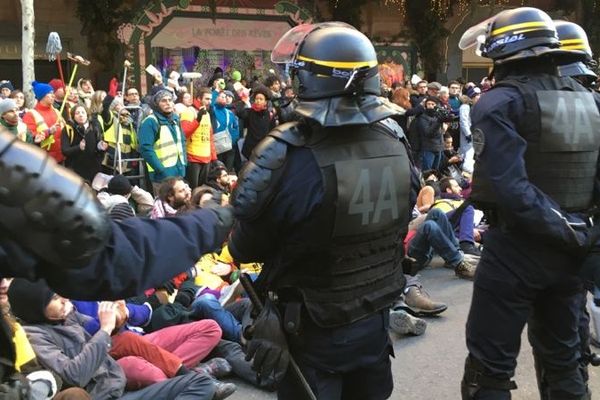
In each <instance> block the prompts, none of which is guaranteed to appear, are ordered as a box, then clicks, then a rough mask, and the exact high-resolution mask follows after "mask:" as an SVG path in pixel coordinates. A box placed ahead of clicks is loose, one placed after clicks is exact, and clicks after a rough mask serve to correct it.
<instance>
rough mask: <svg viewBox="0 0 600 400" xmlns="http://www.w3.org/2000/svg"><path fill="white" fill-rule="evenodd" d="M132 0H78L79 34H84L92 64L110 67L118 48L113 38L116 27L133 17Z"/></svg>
mask: <svg viewBox="0 0 600 400" xmlns="http://www.w3.org/2000/svg"><path fill="white" fill-rule="evenodd" d="M136 9H137V7H136V1H135V0H97V1H88V0H78V1H77V17H78V18H79V20H80V21H81V25H82V29H81V34H82V35H84V36H86V37H87V42H88V47H89V48H90V49H94V53H93V54H90V55H89V58H91V59H92V60H93V61H94V62H95V63H96V65H97V64H100V65H104V66H105V69H109V70H110V69H112V68H113V67H114V64H115V55H116V54H118V53H119V50H120V48H121V46H120V44H119V42H118V40H117V35H116V32H117V28H118V26H119V25H120V24H121V23H123V22H126V21H129V20H131V19H132V18H133V16H134V13H135V10H136Z"/></svg>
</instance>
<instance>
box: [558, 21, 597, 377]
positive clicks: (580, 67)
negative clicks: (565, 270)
mask: <svg viewBox="0 0 600 400" xmlns="http://www.w3.org/2000/svg"><path fill="white" fill-rule="evenodd" d="M554 25H555V26H556V33H557V34H558V39H559V40H560V44H561V49H562V50H566V51H571V52H574V53H576V54H580V55H583V56H584V57H585V60H584V61H577V62H574V63H571V64H567V65H561V66H559V67H558V73H559V74H560V76H569V77H571V78H573V79H575V80H577V81H578V82H579V83H581V84H582V85H583V86H584V87H586V88H588V89H589V90H592V89H593V87H594V85H595V83H596V80H597V79H598V75H596V73H595V72H594V71H593V70H592V68H593V67H592V65H591V64H593V63H594V61H593V55H592V48H591V47H590V44H589V41H588V37H587V34H586V33H585V30H583V28H582V27H580V26H579V25H577V24H575V23H573V22H569V21H560V20H555V21H554ZM592 93H593V94H594V96H595V97H596V99H598V96H600V95H599V94H598V93H597V92H595V91H592ZM596 101H598V100H596ZM584 285H585V290H584V292H583V293H582V296H581V318H580V319H579V337H580V340H581V364H582V368H583V374H584V378H585V380H586V382H587V380H588V377H589V375H588V370H587V367H588V365H589V364H592V365H594V366H598V365H600V355H598V354H596V353H592V350H591V347H590V314H589V313H588V310H587V293H588V291H590V292H591V293H592V294H595V293H596V292H597V293H598V294H596V295H595V297H596V299H595V301H600V297H599V296H600V289H598V288H597V287H596V286H595V285H594V284H593V283H592V282H584ZM594 311H595V307H594V308H592V312H594ZM595 317H596V318H600V315H595Z"/></svg>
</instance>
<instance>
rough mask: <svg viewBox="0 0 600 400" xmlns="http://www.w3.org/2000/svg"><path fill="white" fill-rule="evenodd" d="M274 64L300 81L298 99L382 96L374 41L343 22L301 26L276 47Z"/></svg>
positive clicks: (285, 36)
mask: <svg viewBox="0 0 600 400" xmlns="http://www.w3.org/2000/svg"><path fill="white" fill-rule="evenodd" d="M271 60H272V61H273V62H274V63H276V64H287V65H288V66H289V68H291V70H292V71H293V72H294V73H295V74H296V76H297V77H298V80H299V81H300V86H299V90H298V98H299V99H307V100H312V99H324V98H328V97H336V96H344V95H350V94H354V93H358V94H373V95H379V94H380V90H381V88H380V80H379V69H378V62H377V54H376V53H375V48H374V47H373V44H372V43H371V41H370V40H369V39H368V38H367V37H366V36H365V35H363V34H362V33H361V32H359V31H358V30H356V29H355V28H354V27H352V26H351V25H348V24H345V23H343V22H324V23H320V24H305V25H299V26H297V27H295V28H293V29H291V30H290V31H288V32H287V33H286V34H285V35H284V36H283V37H282V38H281V39H279V41H278V42H277V44H276V45H275V48H274V49H273V52H272V53H271Z"/></svg>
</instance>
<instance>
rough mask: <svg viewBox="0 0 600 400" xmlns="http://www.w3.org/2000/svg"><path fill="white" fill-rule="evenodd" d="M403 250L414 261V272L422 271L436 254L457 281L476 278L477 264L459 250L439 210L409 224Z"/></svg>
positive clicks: (444, 215) (447, 223)
mask: <svg viewBox="0 0 600 400" xmlns="http://www.w3.org/2000/svg"><path fill="white" fill-rule="evenodd" d="M404 247H405V253H406V254H407V256H408V257H410V258H412V259H414V266H413V272H417V271H419V270H421V269H423V268H425V267H426V266H427V265H428V264H429V263H430V262H431V259H432V257H433V252H434V251H435V253H437V254H439V255H440V257H442V258H443V259H444V261H445V262H446V264H445V266H447V267H448V268H451V269H453V270H454V272H455V274H456V276H458V277H459V278H464V279H473V277H474V275H475V269H476V262H474V260H473V258H472V257H470V256H465V254H464V253H463V252H462V251H461V250H460V245H459V243H458V240H456V237H455V236H454V229H453V228H452V225H450V222H449V221H448V217H447V216H446V213H444V212H443V211H442V210H440V209H436V208H433V209H431V210H429V212H428V213H427V215H422V216H420V217H419V218H417V219H415V220H413V221H412V222H411V224H410V225H409V231H408V234H407V235H406V238H405V239H404Z"/></svg>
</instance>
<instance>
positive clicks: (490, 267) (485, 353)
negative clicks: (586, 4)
mask: <svg viewBox="0 0 600 400" xmlns="http://www.w3.org/2000/svg"><path fill="white" fill-rule="evenodd" d="M477 38H484V39H483V40H482V41H481V42H480V50H481V54H482V55H483V56H484V57H488V58H491V59H492V60H493V61H494V73H495V77H496V85H495V87H494V88H493V89H492V90H491V91H490V92H489V93H486V94H485V95H484V96H482V97H481V99H480V101H479V102H478V103H477V105H476V106H475V107H474V109H473V111H472V121H473V126H472V129H473V143H474V147H475V152H476V165H475V176H474V179H473V192H472V196H471V197H472V199H473V200H474V201H476V202H477V203H478V204H479V205H480V206H481V207H484V208H485V209H486V212H488V215H489V218H490V221H491V229H490V230H489V232H488V236H487V237H486V246H485V248H484V251H483V255H482V257H481V261H480V263H479V267H478V272H477V274H476V276H475V283H474V290H473V299H472V303H471V310H470V313H469V317H468V321H467V332H466V339H467V347H468V350H469V356H468V357H467V360H466V363H465V371H464V376H463V381H462V396H463V399H510V390H512V389H514V388H516V385H515V383H514V382H512V381H511V378H512V377H513V376H514V370H515V366H516V359H517V355H518V353H519V347H520V339H521V332H522V330H523V328H524V326H525V324H526V323H527V324H528V337H529V341H530V343H531V345H532V347H533V353H534V358H535V362H536V368H537V370H538V386H539V390H540V394H541V397H542V398H544V399H585V398H588V397H587V396H589V394H588V393H587V388H586V384H585V381H584V378H583V376H582V373H581V370H580V369H579V338H578V334H577V324H578V320H579V316H580V312H581V306H580V296H581V295H580V294H581V291H582V279H581V278H580V277H579V276H578V273H579V272H580V269H581V266H582V265H583V260H584V258H585V256H586V254H587V253H588V252H589V250H590V248H591V245H592V244H593V243H594V242H595V240H596V237H597V233H596V230H595V229H593V228H591V222H590V221H589V218H588V215H587V214H586V213H587V212H588V211H589V210H590V209H592V207H593V206H594V202H595V200H597V199H598V196H597V195H598V193H597V191H596V190H597V189H596V188H595V187H594V181H595V179H597V174H598V165H597V162H598V154H599V151H598V150H599V148H600V134H599V132H598V127H599V126H600V113H599V112H598V107H597V105H596V104H595V103H594V98H593V96H592V94H591V93H590V92H589V91H587V90H586V89H585V88H584V87H582V86H581V85H579V84H578V83H577V82H576V81H574V80H572V79H570V78H560V77H559V76H558V73H557V65H561V64H566V63H571V62H576V61H581V60H583V59H584V56H583V55H581V54H577V53H573V52H569V51H565V50H562V49H560V48H559V40H558V37H557V34H556V29H555V26H554V23H553V22H552V20H551V19H550V17H549V16H548V15H547V14H546V13H544V12H543V11H540V10H538V9H535V8H528V7H523V8H517V9H513V10H506V11H502V12H500V13H499V14H497V15H496V16H495V17H492V18H491V19H490V20H488V21H484V23H483V24H481V25H480V26H477V27H474V28H472V29H469V31H467V32H466V33H465V35H463V38H462V39H461V43H460V46H461V47H462V48H466V47H468V46H469V45H472V44H474V43H476V42H477V41H478V40H477ZM592 269H593V268H592Z"/></svg>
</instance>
